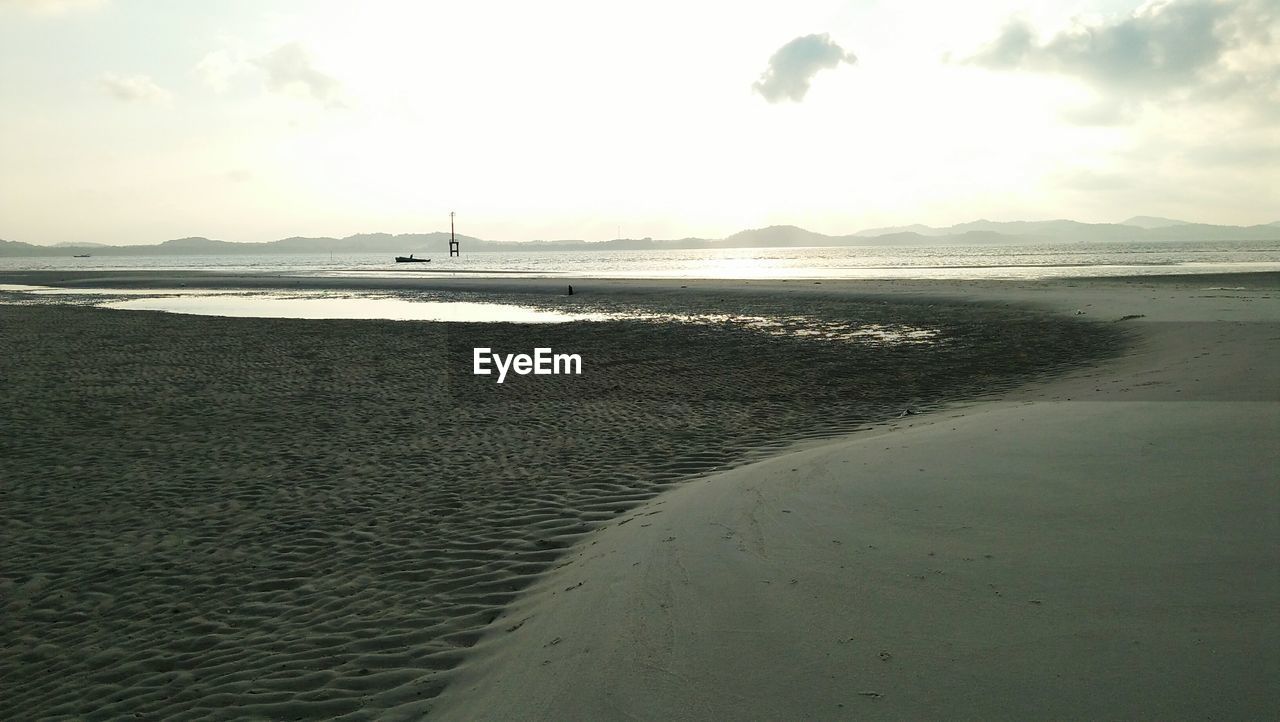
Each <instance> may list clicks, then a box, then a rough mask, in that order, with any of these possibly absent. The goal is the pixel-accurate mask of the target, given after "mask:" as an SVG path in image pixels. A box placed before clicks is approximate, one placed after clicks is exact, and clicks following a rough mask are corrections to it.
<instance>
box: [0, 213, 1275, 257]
mask: <svg viewBox="0 0 1280 722" xmlns="http://www.w3.org/2000/svg"><path fill="white" fill-rule="evenodd" d="M448 240H449V234H448V233H443V232H440V231H436V232H432V233H401V234H390V233H360V234H357V235H354V236H347V237H345V238H330V237H319V238H304V237H297V236H295V237H292V238H282V239H280V240H278V241H269V242H265V243H233V242H231V241H220V240H215V239H210V238H201V237H191V238H176V239H173V240H170V241H165V242H164V243H160V244H156V245H147V246H108V245H103V244H99V243H59V244H57V245H52V246H37V245H33V244H30V243H21V242H18V241H0V256H8V257H33V256H71V255H76V254H82V253H91V254H92V255H94V256H168V255H174V256H177V255H231V254H238V255H259V254H271V253H387V254H397V255H398V254H404V253H414V254H418V255H427V254H431V253H445V252H447V249H448ZM458 240H459V241H460V242H461V243H462V248H463V250H464V251H465V252H469V253H476V252H480V253H483V252H523V251H558V252H572V251H635V250H655V249H695V248H794V247H799V246H920V245H944V244H967V245H978V244H995V245H998V244H1006V245H1014V244H1027V243H1068V242H1075V243H1082V242H1125V241H1249V240H1280V221H1277V222H1275V223H1269V224H1266V225H1256V226H1216V225H1210V224H1205V223H1189V222H1186V221H1177V220H1173V219H1170V218H1155V217H1152V216H1135V217H1133V218H1130V219H1129V220H1127V221H1125V222H1124V223H1081V222H1079V221H1072V220H1066V219H1058V220H1049V221H990V220H986V219H979V220H976V221H970V222H968V223H958V224H956V225H953V226H946V227H942V228H935V227H932V226H926V225H921V224H913V225H909V226H895V227H886V228H871V229H867V230H863V231H859V232H858V233H855V234H852V235H846V236H829V235H826V234H823V233H816V232H814V231H810V230H806V229H804V228H800V227H798V226H789V225H782V226H768V227H766V228H754V229H750V230H745V231H740V232H738V233H735V234H733V235H731V236H728V237H727V238H721V239H707V238H680V239H670V240H654V239H652V238H638V239H637V238H616V239H614V240H611V241H581V240H556V241H486V240H482V239H479V238H473V237H471V236H458Z"/></svg>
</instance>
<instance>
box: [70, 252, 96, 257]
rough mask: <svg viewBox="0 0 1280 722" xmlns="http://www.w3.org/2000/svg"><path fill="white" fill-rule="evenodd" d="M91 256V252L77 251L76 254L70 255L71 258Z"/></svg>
mask: <svg viewBox="0 0 1280 722" xmlns="http://www.w3.org/2000/svg"><path fill="white" fill-rule="evenodd" d="M92 256H93V254H90V253H77V254H76V255H74V256H72V258H91V257H92Z"/></svg>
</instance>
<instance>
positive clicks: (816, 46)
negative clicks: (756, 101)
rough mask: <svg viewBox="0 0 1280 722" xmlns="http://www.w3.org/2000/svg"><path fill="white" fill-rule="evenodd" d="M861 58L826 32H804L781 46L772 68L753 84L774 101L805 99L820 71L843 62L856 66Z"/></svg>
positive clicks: (771, 59) (771, 60)
mask: <svg viewBox="0 0 1280 722" xmlns="http://www.w3.org/2000/svg"><path fill="white" fill-rule="evenodd" d="M857 60H858V59H857V58H856V57H854V55H853V53H848V52H845V50H844V48H841V47H840V46H839V45H837V44H836V43H835V42H834V41H833V40H832V39H831V36H829V35H827V34H826V33H823V34H821V35H817V34H815V35H802V36H800V37H798V38H796V39H795V40H792V41H791V42H789V43H787V44H786V45H783V46H782V47H781V48H778V51H777V52H776V53H774V54H773V57H771V58H769V67H768V69H767V70H765V71H764V73H763V74H762V75H761V76H760V79H759V80H757V81H756V82H755V84H754V85H752V86H751V87H752V88H754V89H755V91H756V92H757V93H759V94H760V95H761V96H763V97H764V99H765V100H767V101H769V102H770V103H777V102H779V101H782V100H791V101H795V102H797V103H798V102H800V101H802V100H804V96H805V94H806V93H808V92H809V82H810V81H811V80H812V79H813V76H814V75H816V74H817V73H818V71H820V70H823V69H828V68H834V67H837V66H838V65H840V64H841V63H849V64H850V65H852V64H853V63H855V62H857Z"/></svg>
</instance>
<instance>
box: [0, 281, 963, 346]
mask: <svg viewBox="0 0 1280 722" xmlns="http://www.w3.org/2000/svg"><path fill="white" fill-rule="evenodd" d="M0 292H8V293H9V294H11V295H9V296H7V297H6V298H5V300H4V302H6V303H37V304H71V305H80V306H97V307H101V308H113V309H120V310H133V311H164V312H168V313H181V314H190V315H198V316H229V317H237V318H300V319H346V320H387V321H445V322H448V321H453V322H467V323H503V322H505V323H564V322H568V321H635V322H640V323H678V324H688V325H696V326H712V327H721V328H737V329H745V330H748V331H752V332H756V333H762V334H767V335H770V336H793V337H797V338H806V339H811V340H818V341H850V342H864V343H875V344H893V345H898V344H924V343H932V342H934V341H936V340H937V334H938V332H937V331H936V330H933V329H925V328H916V327H911V326H903V325H884V324H874V323H873V324H866V323H863V324H859V323H853V322H848V321H833V320H830V319H822V318H817V317H814V316H806V315H785V316H758V315H746V314H734V313H664V312H651V311H643V310H629V311H595V312H573V313H570V312H565V311H559V310H554V309H546V308H538V307H534V306H520V305H515V304H508V303H490V302H476V301H442V300H436V299H435V298H421V297H417V298H415V297H413V296H410V297H404V296H388V295H386V294H380V293H368V292H361V291H295V292H280V291H273V292H262V291H243V290H234V289H159V290H157V289H137V288H134V289H119V288H114V289H113V288H98V289H92V288H50V287H48V286H24V285H16V284H15V285H0ZM99 296H102V297H105V298H97V297H99ZM121 296H139V298H120V297H121Z"/></svg>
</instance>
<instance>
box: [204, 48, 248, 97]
mask: <svg viewBox="0 0 1280 722" xmlns="http://www.w3.org/2000/svg"><path fill="white" fill-rule="evenodd" d="M243 69H244V62H243V61H242V60H241V59H240V58H239V57H237V56H236V55H235V54H233V53H232V52H231V51H230V50H214V51H213V52H211V53H208V54H206V55H205V56H204V57H203V58H201V59H200V62H198V63H196V67H195V73H196V75H198V76H200V78H201V80H203V81H204V82H205V84H206V85H208V86H209V87H210V88H213V89H214V90H215V91H217V92H219V93H225V92H226V91H227V88H228V87H230V85H231V78H232V77H234V76H236V75H238V74H239V73H240V71H241V70H243Z"/></svg>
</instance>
